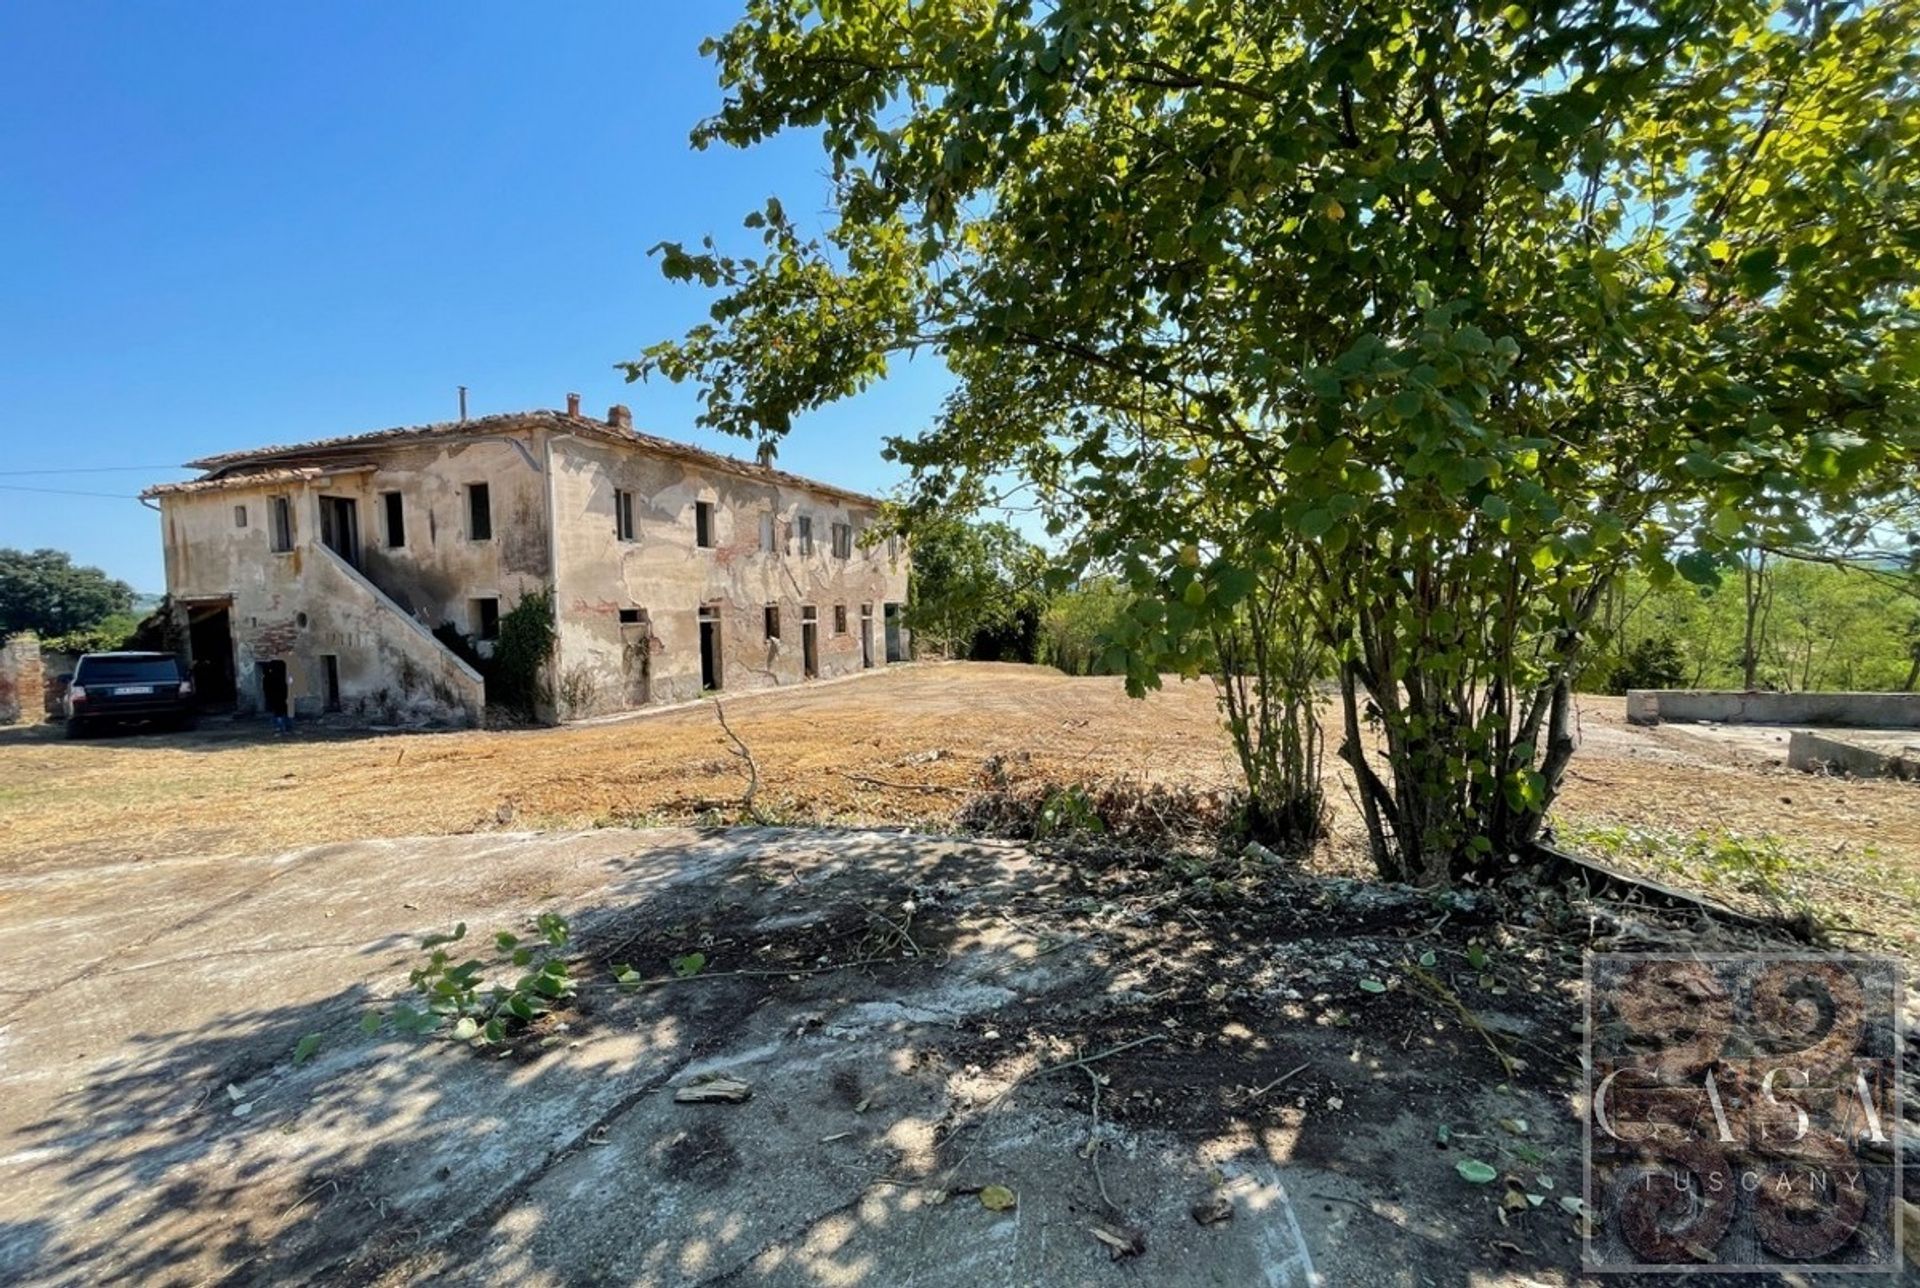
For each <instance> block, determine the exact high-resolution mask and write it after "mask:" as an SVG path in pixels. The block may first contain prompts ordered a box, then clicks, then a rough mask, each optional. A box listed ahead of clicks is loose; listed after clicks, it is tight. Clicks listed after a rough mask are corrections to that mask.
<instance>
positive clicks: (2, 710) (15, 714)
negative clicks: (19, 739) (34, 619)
mask: <svg viewBox="0 0 1920 1288" xmlns="http://www.w3.org/2000/svg"><path fill="white" fill-rule="evenodd" d="M46 691H47V675H46V667H45V664H43V663H42V662H41V660H40V640H39V637H38V636H36V635H34V634H33V633H32V632H31V631H26V632H22V633H21V634H19V635H15V636H12V637H10V638H9V639H8V640H7V642H6V644H5V645H0V724H18V723H19V722H20V721H22V720H26V721H38V720H39V719H40V718H41V716H42V713H43V712H44V711H45V709H46V708H45V703H46Z"/></svg>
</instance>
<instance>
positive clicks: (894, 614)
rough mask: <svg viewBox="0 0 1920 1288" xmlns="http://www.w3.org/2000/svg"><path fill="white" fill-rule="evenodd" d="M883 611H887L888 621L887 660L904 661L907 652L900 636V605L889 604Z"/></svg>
mask: <svg viewBox="0 0 1920 1288" xmlns="http://www.w3.org/2000/svg"><path fill="white" fill-rule="evenodd" d="M881 611H882V612H883V613H885V615H886V622H887V661H889V662H904V661H906V660H907V653H906V647H905V644H904V642H903V641H902V639H901V637H900V605H898V604H888V605H886V606H885V607H884V608H883V609H882V610H881Z"/></svg>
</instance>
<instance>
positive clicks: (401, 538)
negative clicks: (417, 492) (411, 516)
mask: <svg viewBox="0 0 1920 1288" xmlns="http://www.w3.org/2000/svg"><path fill="white" fill-rule="evenodd" d="M380 498H381V500H382V501H383V502H385V504H386V507H387V549H389V550H396V549H398V548H399V547H401V546H404V545H406V544H407V508H406V505H405V504H404V503H403V502H402V501H401V499H400V494H399V493H398V492H382V493H381V494H380Z"/></svg>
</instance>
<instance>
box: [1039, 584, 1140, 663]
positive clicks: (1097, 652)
mask: <svg viewBox="0 0 1920 1288" xmlns="http://www.w3.org/2000/svg"><path fill="white" fill-rule="evenodd" d="M1129 606H1130V604H1129V599H1128V596H1127V593H1126V591H1125V590H1124V589H1123V588H1122V587H1121V586H1120V584H1119V583H1118V582H1117V581H1115V580H1114V579H1113V578H1111V577H1104V576H1094V577H1088V578H1086V579H1084V580H1082V581H1080V582H1077V583H1075V584H1074V585H1072V586H1069V587H1066V588H1065V589H1063V590H1060V591H1059V592H1057V593H1056V594H1055V595H1054V596H1053V597H1052V599H1050V600H1049V601H1048V603H1047V611H1046V613H1045V614H1044V615H1043V616H1042V617H1041V619H1040V642H1039V647H1038V650H1037V651H1036V653H1035V655H1034V661H1036V662H1040V663H1043V664H1044V665H1047V666H1051V667H1056V668H1058V669H1059V670H1062V671H1065V672H1066V673H1067V674H1068V675H1118V674H1121V673H1122V672H1123V671H1124V670H1125V668H1126V657H1125V655H1124V654H1110V653H1109V651H1108V650H1109V648H1110V646H1111V642H1112V640H1113V639H1114V637H1115V635H1116V634H1117V633H1118V631H1119V624H1120V622H1121V620H1122V619H1123V618H1124V617H1125V616H1126V614H1127V612H1128V609H1129Z"/></svg>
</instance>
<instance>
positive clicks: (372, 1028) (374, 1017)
mask: <svg viewBox="0 0 1920 1288" xmlns="http://www.w3.org/2000/svg"><path fill="white" fill-rule="evenodd" d="M384 1022H385V1017H384V1016H382V1015H381V1014H380V1012H378V1011H368V1012H367V1013H366V1014H365V1015H362V1016H361V1017H360V1031H361V1032H362V1033H364V1034H366V1035H367V1036H368V1037H372V1036H373V1035H374V1034H376V1033H378V1032H379V1031H380V1026H381V1024H383V1023H384Z"/></svg>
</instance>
